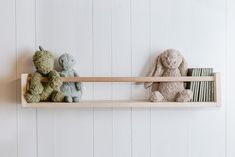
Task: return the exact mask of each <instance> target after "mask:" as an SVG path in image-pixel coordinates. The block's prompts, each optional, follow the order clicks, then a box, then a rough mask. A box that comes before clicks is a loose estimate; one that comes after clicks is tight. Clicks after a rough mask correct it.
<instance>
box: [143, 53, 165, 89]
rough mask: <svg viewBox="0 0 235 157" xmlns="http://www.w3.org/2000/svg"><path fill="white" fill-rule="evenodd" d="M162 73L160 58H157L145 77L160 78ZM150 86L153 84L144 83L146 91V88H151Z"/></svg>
mask: <svg viewBox="0 0 235 157" xmlns="http://www.w3.org/2000/svg"><path fill="white" fill-rule="evenodd" d="M162 71H163V66H162V63H161V56H158V57H157V60H156V63H155V64H154V66H153V67H152V68H151V69H150V72H149V74H148V75H147V76H148V77H154V76H161V74H162ZM152 84H153V82H145V83H144V87H145V88H146V89H147V88H149V87H151V86H152Z"/></svg>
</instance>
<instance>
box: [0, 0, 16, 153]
mask: <svg viewBox="0 0 235 157" xmlns="http://www.w3.org/2000/svg"><path fill="white" fill-rule="evenodd" d="M0 19H1V29H0V34H1V36H0V49H1V59H2V60H1V62H0V73H1V75H0V86H1V88H0V126H1V129H0V156H6V157H15V156H17V142H18V136H17V135H18V133H17V106H16V42H15V41H16V39H15V37H16V36H15V35H16V34H15V33H16V32H15V1H14V0H2V1H0Z"/></svg>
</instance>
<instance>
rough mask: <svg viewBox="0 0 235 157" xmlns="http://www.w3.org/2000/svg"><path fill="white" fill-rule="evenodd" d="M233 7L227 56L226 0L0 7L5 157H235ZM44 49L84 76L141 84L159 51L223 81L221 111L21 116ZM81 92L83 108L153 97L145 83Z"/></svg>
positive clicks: (0, 122)
mask: <svg viewBox="0 0 235 157" xmlns="http://www.w3.org/2000/svg"><path fill="white" fill-rule="evenodd" d="M15 2H16V4H15ZM15 5H16V6H15ZM234 5H235V4H234V2H232V1H231V0H228V5H227V6H228V12H227V19H228V23H227V25H228V27H227V28H228V30H227V33H228V37H227V41H228V43H227V46H228V51H227V52H226V36H225V34H226V32H225V31H226V24H225V23H226V1H223V0H208V1H194V0H179V1H174V0H158V1H155V0H150V1H144V0H128V1H126V0H112V1H110V0H67V1H66V0H57V1H55V0H35V1H30V0H22V1H20V0H16V1H14V0H10V1H6V0H2V1H0V19H2V23H1V29H0V34H1V37H0V43H1V44H0V48H1V51H2V53H1V54H0V56H1V58H2V59H1V62H0V72H1V74H3V75H1V76H0V85H1V89H0V101H1V105H0V126H2V127H1V129H0V130H1V131H0V132H1V134H0V156H4V157H5V156H6V157H16V156H18V157H36V156H38V157H53V156H55V157H62V156H71V157H73V156H85V157H92V156H94V157H106V156H107V157H110V156H116V157H119V156H133V157H138V156H147V157H150V156H161V157H167V156H181V157H186V156H187V157H197V156H200V157H208V156H213V157H225V156H226V155H227V156H228V157H233V156H234V154H235V152H234V150H233V146H234V141H235V137H234V134H233V132H234V128H235V126H234V121H233V120H232V119H233V118H234V116H233V115H234V114H233V113H234V112H235V110H234V107H233V105H232V104H233V103H234V100H233V95H232V94H233V84H232V82H233V80H232V78H233V73H232V72H230V70H231V71H232V67H233V64H234V63H233V56H234V53H233V50H234V49H235V48H234V46H233V41H234V36H235V34H234V30H233V27H234V22H233V19H234V17H233V14H234V11H233V10H234ZM15 11H16V12H15ZM35 13H36V14H35ZM15 16H16V17H15ZM15 18H16V19H15ZM15 20H16V21H15ZM15 22H16V23H15ZM150 29H151V30H150ZM35 43H36V44H35ZM39 44H40V45H43V46H44V47H45V48H46V49H48V50H51V51H52V52H53V53H54V54H55V56H59V55H60V54H62V53H64V52H68V53H71V54H72V55H74V56H75V57H76V58H77V60H78V63H77V65H76V67H75V69H76V70H77V71H78V73H79V74H80V75H82V76H92V75H95V76H111V75H112V76H128V75H129V76H130V75H133V76H143V75H145V74H146V71H147V70H148V69H149V63H150V62H153V61H154V60H155V58H156V56H157V54H159V53H160V52H161V51H162V50H163V49H165V48H177V49H179V50H181V52H182V53H183V54H184V56H185V57H186V59H187V60H188V62H189V63H190V64H189V65H190V67H214V68H215V69H216V71H220V72H222V98H223V101H222V102H223V104H222V108H220V109H196V110H192V109H160V110H156V109H153V110H152V111H151V110H149V109H133V110H132V112H131V109H94V112H93V110H92V109H84V110H78V109H38V110H37V111H36V110H35V109H22V108H21V107H20V106H18V107H17V106H16V104H18V105H19V102H16V94H17V93H16V91H18V90H19V89H18V88H17V87H16V82H15V80H16V77H17V76H19V75H20V74H21V73H23V72H32V71H34V69H33V68H32V66H33V64H32V55H33V51H34V49H35V45H36V46H38V45H39ZM16 49H17V50H16ZM16 53H17V54H16ZM226 54H227V56H226ZM226 57H227V58H226ZM226 59H227V61H228V63H227V67H226V66H225V65H226ZM218 63H219V64H218ZM5 65H8V66H5ZM16 66H17V68H16ZM226 68H227V69H226ZM226 72H228V75H227V78H226ZM226 82H228V83H226ZM226 85H229V87H228V89H227V90H226V88H225V87H226ZM85 86H86V91H85V95H84V99H92V98H94V99H129V98H133V99H143V98H147V91H145V90H144V89H143V85H142V84H139V85H134V84H133V86H132V87H131V86H130V85H128V84H109V83H107V84H102V83H100V84H96V85H94V86H92V85H91V84H86V85H85ZM226 92H227V94H226ZM226 95H227V96H226ZM18 96H19V95H18ZM225 105H227V108H226V107H225ZM17 110H18V111H17ZM17 114H18V115H17ZM17 118H18V119H17ZM93 120H94V121H93ZM17 127H18V129H17ZM17 130H18V132H17ZM226 133H227V135H226Z"/></svg>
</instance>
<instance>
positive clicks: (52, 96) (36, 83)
mask: <svg viewBox="0 0 235 157" xmlns="http://www.w3.org/2000/svg"><path fill="white" fill-rule="evenodd" d="M33 62H34V66H35V68H36V72H35V73H33V74H32V77H31V82H30V86H29V91H28V92H27V93H26V96H25V99H26V101H27V102H28V103H37V102H40V101H53V102H62V101H64V95H63V93H62V92H60V86H61V85H62V81H61V78H60V75H59V73H58V72H57V71H56V70H54V58H53V56H52V54H51V53H50V52H49V51H45V50H44V49H43V48H42V47H41V46H39V51H36V52H35V54H34V56H33ZM42 77H48V82H43V83H42V82H41V78H42Z"/></svg>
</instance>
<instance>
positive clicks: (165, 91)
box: [144, 49, 193, 102]
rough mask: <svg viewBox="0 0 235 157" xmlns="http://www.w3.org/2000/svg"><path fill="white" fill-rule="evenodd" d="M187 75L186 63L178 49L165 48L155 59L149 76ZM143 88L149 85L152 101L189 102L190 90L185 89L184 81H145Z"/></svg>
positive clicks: (190, 97)
mask: <svg viewBox="0 0 235 157" xmlns="http://www.w3.org/2000/svg"><path fill="white" fill-rule="evenodd" d="M186 75H187V63H186V61H185V59H184V57H183V56H182V55H181V54H180V52H179V51H178V50H175V49H167V50H165V51H164V52H163V53H161V54H160V55H159V56H158V57H157V60H156V63H155V65H154V67H153V68H152V69H151V71H150V73H149V75H148V76H149V77H161V76H162V77H181V76H186ZM144 86H145V88H146V89H147V88H149V87H151V95H150V101H152V102H163V101H169V102H189V101H190V100H191V99H192V96H193V94H192V91H190V90H186V89H185V84H184V82H160V83H156V82H154V83H153V82H145V84H144Z"/></svg>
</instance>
